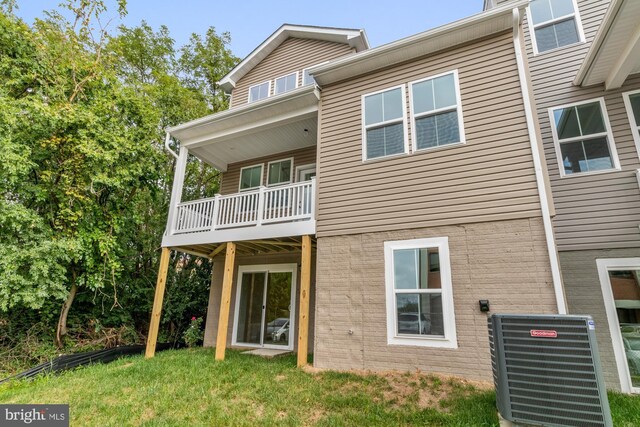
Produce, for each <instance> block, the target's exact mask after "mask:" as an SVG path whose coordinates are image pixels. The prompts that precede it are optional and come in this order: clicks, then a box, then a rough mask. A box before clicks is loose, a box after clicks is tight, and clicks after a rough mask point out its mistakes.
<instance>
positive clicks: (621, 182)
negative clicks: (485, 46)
mask: <svg viewBox="0 0 640 427" xmlns="http://www.w3.org/2000/svg"><path fill="white" fill-rule="evenodd" d="M609 3H610V2H609V1H608V0H604V1H594V0H579V1H578V8H579V12H580V17H581V19H582V26H583V29H584V33H585V38H586V43H581V44H578V45H573V46H567V47H564V48H561V49H558V50H556V51H550V52H546V53H542V54H538V55H535V56H534V55H533V47H532V45H531V38H530V33H529V31H528V29H527V28H528V27H527V23H526V22H525V24H524V25H525V30H526V31H525V34H526V36H525V41H526V49H527V54H528V57H529V68H530V71H531V79H532V85H533V91H534V95H535V98H536V104H537V110H538V118H539V121H540V129H541V134H542V139H543V145H544V153H545V157H546V160H547V165H548V169H549V176H550V179H551V187H552V192H553V198H554V203H555V208H556V217H555V218H554V226H555V234H556V241H557V244H558V249H559V250H561V251H563V250H578V249H598V248H625V247H638V246H640V230H639V229H638V226H639V225H640V189H639V187H638V182H637V179H636V176H635V170H636V169H638V168H640V162H639V160H638V152H637V151H636V148H635V144H634V141H633V135H632V133H631V126H630V124H629V119H628V117H627V112H626V110H625V107H624V102H623V98H622V92H626V91H629V90H633V89H638V88H640V75H636V76H632V77H630V78H629V79H628V80H627V82H626V83H625V85H624V86H623V87H622V88H621V89H620V90H613V91H608V92H605V91H604V87H603V86H602V85H598V86H593V87H590V88H581V87H576V86H574V85H573V79H574V78H575V76H576V73H577V71H578V69H579V68H580V66H581V65H582V62H583V60H584V57H585V55H586V53H587V51H588V49H589V47H590V45H591V42H592V40H593V38H594V36H595V34H596V32H597V30H598V27H599V25H600V23H601V22H602V18H603V15H604V13H605V12H606V10H607V8H608V6H609ZM525 19H526V18H525ZM599 97H604V99H605V104H606V107H607V113H608V115H609V120H610V124H611V128H612V130H613V139H614V142H615V146H616V149H617V151H618V158H619V160H620V165H621V167H622V170H621V171H619V172H610V173H603V174H593V175H583V176H571V177H566V178H560V173H559V165H558V160H557V157H556V149H555V146H554V142H553V137H552V131H551V123H550V121H549V115H548V109H549V108H551V107H556V106H560V105H566V104H571V103H575V102H579V101H584V100H590V99H595V98H599Z"/></svg>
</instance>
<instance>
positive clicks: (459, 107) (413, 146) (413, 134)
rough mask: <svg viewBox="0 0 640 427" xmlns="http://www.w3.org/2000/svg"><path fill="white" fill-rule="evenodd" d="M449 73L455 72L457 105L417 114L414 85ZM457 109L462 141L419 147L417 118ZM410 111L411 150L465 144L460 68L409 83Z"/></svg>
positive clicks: (421, 150) (430, 149)
mask: <svg viewBox="0 0 640 427" xmlns="http://www.w3.org/2000/svg"><path fill="white" fill-rule="evenodd" d="M449 74H453V82H454V85H455V92H456V106H455V108H453V107H445V108H436V109H435V110H431V111H427V112H423V113H418V114H416V113H415V112H414V111H413V85H415V84H418V83H422V82H425V81H428V80H434V79H437V78H438V77H444V76H447V75H449ZM434 107H435V102H434ZM454 109H455V110H456V111H457V113H458V131H459V134H460V135H459V136H460V141H458V142H454V143H451V144H447V145H442V146H438V147H427V148H420V149H419V148H418V137H417V134H416V119H417V118H418V119H420V118H422V117H428V116H433V115H436V114H439V113H445V112H449V111H453V110H454ZM409 113H410V115H411V152H412V153H419V152H423V151H432V150H443V149H446V148H452V147H457V146H459V145H464V144H466V138H465V133H464V122H463V120H462V99H461V97H460V80H459V77H458V70H457V69H455V70H452V71H447V72H445V73H440V74H436V75H435V76H429V77H425V78H424V79H420V80H414V81H412V82H410V83H409Z"/></svg>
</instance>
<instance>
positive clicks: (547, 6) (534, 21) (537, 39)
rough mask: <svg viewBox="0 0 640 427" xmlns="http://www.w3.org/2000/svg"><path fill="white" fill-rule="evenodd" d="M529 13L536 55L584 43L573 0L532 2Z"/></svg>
mask: <svg viewBox="0 0 640 427" xmlns="http://www.w3.org/2000/svg"><path fill="white" fill-rule="evenodd" d="M529 12H530V13H529V28H531V32H532V33H533V34H532V37H531V39H532V41H533V47H534V50H535V52H536V53H542V52H546V51H548V50H552V49H557V48H560V47H563V46H568V45H570V44H574V43H578V42H581V41H584V37H583V35H582V29H581V24H580V17H579V15H578V6H577V4H576V2H575V0H532V1H531V3H529Z"/></svg>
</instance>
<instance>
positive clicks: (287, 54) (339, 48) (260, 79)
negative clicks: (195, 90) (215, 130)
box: [230, 37, 353, 108]
mask: <svg viewBox="0 0 640 427" xmlns="http://www.w3.org/2000/svg"><path fill="white" fill-rule="evenodd" d="M352 52H353V49H352V48H351V47H349V45H347V44H343V43H334V42H328V41H324V40H312V39H299V38H293V37H292V38H289V39H287V40H285V41H284V42H283V43H282V44H281V45H280V46H278V47H277V48H275V49H274V51H273V52H271V53H270V54H269V55H268V56H267V57H266V58H264V59H263V60H262V61H261V62H260V63H259V64H258V65H256V66H255V67H254V68H253V69H252V70H251V71H249V72H248V73H247V74H246V75H245V76H244V77H243V78H241V79H240V80H239V81H238V83H237V84H236V87H235V89H233V91H232V95H231V105H230V108H233V107H238V106H240V105H244V104H247V103H248V101H249V99H248V97H249V87H251V86H253V85H256V84H260V83H264V82H266V81H267V80H270V81H271V93H270V95H273V90H274V83H273V80H274V79H277V78H278V77H282V76H285V75H287V74H291V73H293V72H295V71H298V87H300V86H301V85H302V70H304V69H305V68H308V67H311V66H312V65H317V64H320V63H323V62H325V61H328V60H330V59H334V58H338V57H340V56H344V55H347V54H349V53H352Z"/></svg>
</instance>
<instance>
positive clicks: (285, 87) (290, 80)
mask: <svg viewBox="0 0 640 427" xmlns="http://www.w3.org/2000/svg"><path fill="white" fill-rule="evenodd" d="M297 86H298V73H297V72H295V73H291V74H288V75H286V76H283V77H280V78H278V79H276V90H275V92H274V94H275V95H278V94H279V93H285V92H288V91H290V90H293V89H295V88H296V87H297Z"/></svg>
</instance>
